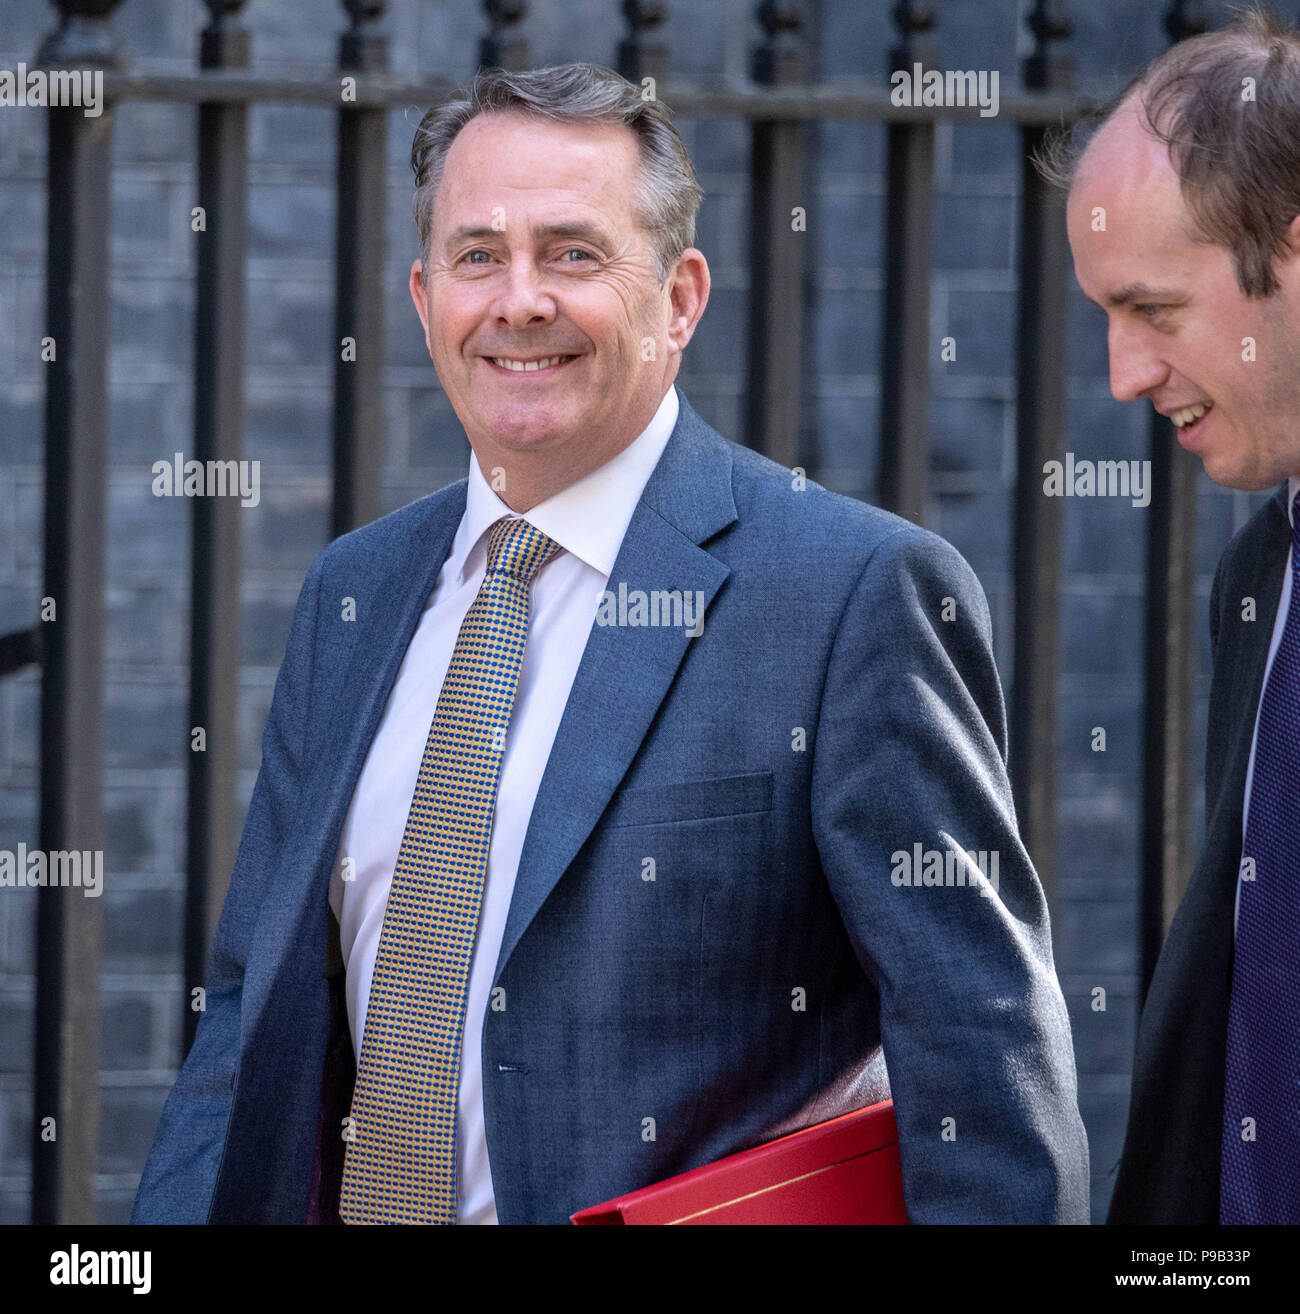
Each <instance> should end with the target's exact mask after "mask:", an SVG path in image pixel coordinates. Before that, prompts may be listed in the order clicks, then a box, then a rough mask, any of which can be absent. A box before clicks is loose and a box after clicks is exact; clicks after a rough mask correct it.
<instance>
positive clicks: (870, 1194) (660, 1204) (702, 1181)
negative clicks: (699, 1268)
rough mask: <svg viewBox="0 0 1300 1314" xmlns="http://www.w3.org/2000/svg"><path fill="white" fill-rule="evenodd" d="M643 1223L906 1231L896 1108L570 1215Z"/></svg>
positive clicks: (823, 1125) (844, 1119)
mask: <svg viewBox="0 0 1300 1314" xmlns="http://www.w3.org/2000/svg"><path fill="white" fill-rule="evenodd" d="M571 1218H572V1221H573V1222H575V1223H577V1224H578V1225H579V1226H584V1225H593V1224H595V1225H602V1224H603V1225H605V1226H610V1225H613V1226H616V1227H617V1226H620V1225H623V1224H645V1223H691V1224H710V1223H717V1224H723V1225H734V1224H753V1223H815V1224H823V1225H826V1224H837V1223H839V1224H844V1223H856V1224H863V1223H877V1224H879V1223H906V1222H907V1211H906V1209H905V1208H904V1206H903V1175H902V1170H901V1168H900V1167H899V1161H898V1131H897V1129H896V1128H895V1126H894V1102H893V1100H886V1101H885V1102H884V1103H883V1104H873V1105H871V1106H870V1107H869V1108H866V1109H858V1110H857V1111H856V1112H854V1113H845V1114H843V1115H842V1116H840V1117H838V1118H832V1119H830V1121H829V1122H820V1123H818V1124H817V1125H816V1126H815V1127H805V1128H804V1129H803V1131H797V1132H792V1133H791V1134H790V1135H789V1136H782V1137H780V1138H779V1139H777V1140H775V1141H769V1142H768V1143H767V1144H766V1145H756V1146H754V1147H753V1149H750V1150H742V1151H741V1152H740V1153H739V1154H729V1155H728V1156H727V1157H726V1158H725V1159H718V1160H715V1161H714V1162H713V1163H706V1164H704V1165H703V1166H702V1167H700V1168H692V1169H691V1171H690V1172H687V1173H679V1174H678V1175H677V1176H676V1177H669V1178H666V1179H665V1180H664V1181H662V1182H655V1183H654V1184H653V1185H651V1186H644V1187H642V1188H641V1189H640V1190H639V1191H633V1192H631V1193H630V1194H629V1195H621V1196H619V1197H618V1199H616V1200H606V1201H605V1203H604V1204H598V1205H592V1206H591V1207H590V1208H587V1209H580V1210H579V1211H578V1212H577V1213H576V1214H573V1215H571Z"/></svg>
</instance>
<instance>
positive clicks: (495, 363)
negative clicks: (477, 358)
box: [483, 356, 578, 374]
mask: <svg viewBox="0 0 1300 1314" xmlns="http://www.w3.org/2000/svg"><path fill="white" fill-rule="evenodd" d="M483 359H484V360H486V361H487V362H488V364H489V365H491V366H492V367H493V368H494V369H498V370H502V371H503V372H505V373H508V374H553V373H554V372H555V371H556V370H558V369H563V368H564V366H566V365H567V364H568V363H569V362H570V361H572V360H577V359H578V358H577V356H543V357H541V358H540V359H538V360H519V359H517V358H516V357H513V356H485V357H484V358H483Z"/></svg>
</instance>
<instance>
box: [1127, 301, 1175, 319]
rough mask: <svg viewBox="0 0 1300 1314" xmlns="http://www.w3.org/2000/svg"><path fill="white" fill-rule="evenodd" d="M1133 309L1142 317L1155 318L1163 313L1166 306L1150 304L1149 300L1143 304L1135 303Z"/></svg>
mask: <svg viewBox="0 0 1300 1314" xmlns="http://www.w3.org/2000/svg"><path fill="white" fill-rule="evenodd" d="M1133 309H1134V310H1136V311H1137V313H1138V314H1139V315H1141V316H1142V318H1143V319H1156V318H1157V317H1158V316H1160V315H1163V314H1164V312H1165V310H1166V309H1167V307H1165V306H1157V305H1152V304H1151V303H1150V302H1147V303H1144V304H1140V305H1135V306H1134V307H1133Z"/></svg>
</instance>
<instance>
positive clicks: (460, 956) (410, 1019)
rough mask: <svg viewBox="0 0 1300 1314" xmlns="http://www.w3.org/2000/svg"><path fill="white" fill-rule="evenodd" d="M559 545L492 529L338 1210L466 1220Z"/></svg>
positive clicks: (362, 1084) (407, 876)
mask: <svg viewBox="0 0 1300 1314" xmlns="http://www.w3.org/2000/svg"><path fill="white" fill-rule="evenodd" d="M559 550H560V545H559V544H558V543H556V542H554V541H553V540H552V539H549V538H547V536H546V535H545V534H543V533H542V532H541V530H539V529H536V528H534V527H533V526H532V525H530V524H529V523H528V522H527V521H526V520H519V519H515V518H512V517H505V518H503V519H501V520H498V521H497V522H496V523H495V524H494V525H493V526H492V528H491V529H490V530H489V531H488V552H487V573H486V575H485V576H484V577H483V584H482V587H481V588H480V589H479V592H478V596H477V597H476V598H475V599H474V602H473V604H472V605H471V606H470V609H469V611H468V612H466V613H465V619H464V621H463V622H462V623H461V627H460V633H459V634H458V635H457V636H456V648H455V651H454V652H453V653H452V656H451V664H450V665H449V666H448V667H447V674H446V677H445V678H444V680H443V684H442V690H441V692H440V693H439V694H438V705H437V708H436V710H435V711H434V714H433V724H432V726H430V728H429V738H428V741H427V742H426V744H425V748H424V757H423V759H422V760H421V762H420V772H419V775H418V776H417V778H416V782H415V797H414V798H413V799H412V801H411V810H410V813H409V815H408V816H407V819H406V830H405V831H404V832H403V834H402V844H401V848H400V849H399V850H398V854H397V866H396V868H395V869H394V871H393V883H392V886H391V888H390V890H389V893H388V905H387V908H386V909H385V912H384V926H383V931H382V932H381V934H380V938H379V952H378V956H377V957H376V959H375V973H374V979H373V981H372V982H371V985H370V1002H369V1005H368V1007H367V1010H366V1021H365V1027H364V1033H363V1035H362V1041H361V1058H360V1061H359V1063H358V1065H357V1082H356V1088H355V1090H354V1092H353V1095H352V1123H351V1137H350V1139H349V1141H348V1143H347V1149H346V1157H345V1161H344V1166H343V1191H342V1196H341V1199H340V1204H339V1213H340V1214H341V1216H342V1217H343V1219H344V1221H345V1222H348V1223H454V1222H455V1221H456V1203H457V1200H456V1104H457V1095H458V1092H459V1087H460V1051H461V1033H462V1030H463V1027H464V1021H465V1002H466V997H467V994H468V991H469V973H470V962H471V959H472V957H473V953H474V937H475V933H476V931H477V929H478V915H479V905H480V903H481V901H482V896H483V880H484V876H485V873H486V871H487V860H488V845H489V842H490V840H491V836H492V814H493V810H494V808H495V806H496V793H497V777H498V775H499V772H500V768H501V756H502V753H503V752H504V751H505V737H506V730H507V728H508V727H509V725H510V712H511V708H512V707H513V705H514V699H515V687H516V685H517V684H518V681H519V668H520V666H521V664H522V663H523V657H524V646H525V644H526V643H527V641H528V592H529V586H530V585H531V583H532V580H533V577H534V576H535V575H536V574H537V572H538V571H539V570H541V568H542V567H543V566H544V565H545V564H546V563H547V562H548V561H549V560H550V559H551V558H552V557H553V556H554V555H555V554H556V553H557V552H558V551H559Z"/></svg>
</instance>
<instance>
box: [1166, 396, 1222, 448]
mask: <svg viewBox="0 0 1300 1314" xmlns="http://www.w3.org/2000/svg"><path fill="white" fill-rule="evenodd" d="M1213 409H1214V403H1213V402H1197V403H1196V405H1195V406H1184V407H1183V409H1182V410H1181V411H1174V413H1173V414H1172V415H1170V417H1169V418H1170V419H1171V420H1172V421H1173V425H1174V432H1175V433H1176V434H1177V435H1178V437H1179V439H1180V440H1181V439H1184V438H1190V437H1191V436H1192V434H1194V433H1195V432H1196V431H1197V430H1198V429H1199V428H1200V427H1201V424H1202V423H1203V422H1204V420H1205V417H1206V416H1207V415H1208V414H1209V413H1210V412H1211V411H1212V410H1213Z"/></svg>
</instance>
